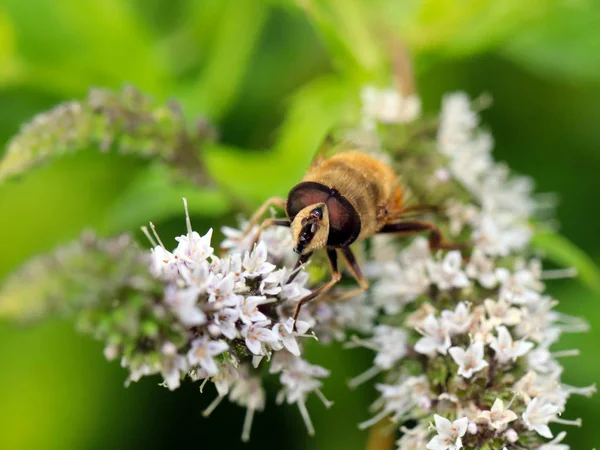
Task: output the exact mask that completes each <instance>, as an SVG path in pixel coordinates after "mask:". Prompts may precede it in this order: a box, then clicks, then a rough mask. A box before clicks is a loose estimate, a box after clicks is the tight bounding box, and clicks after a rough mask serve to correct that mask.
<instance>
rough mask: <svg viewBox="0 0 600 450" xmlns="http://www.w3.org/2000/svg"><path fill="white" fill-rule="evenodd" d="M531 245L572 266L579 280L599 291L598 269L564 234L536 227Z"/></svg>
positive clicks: (555, 259)
mask: <svg viewBox="0 0 600 450" xmlns="http://www.w3.org/2000/svg"><path fill="white" fill-rule="evenodd" d="M532 245H533V247H534V248H535V249H538V250H542V251H543V252H544V253H545V255H546V257H547V258H548V259H550V260H551V261H554V262H555V263H557V264H559V265H561V266H564V267H573V268H575V269H576V270H577V273H578V275H579V277H580V278H581V280H582V281H583V282H584V283H585V284H586V285H587V286H589V287H590V288H591V289H593V290H594V291H596V292H600V269H599V268H598V266H597V265H596V264H595V263H594V261H593V260H592V259H591V258H590V257H589V256H588V255H587V254H586V253H585V252H584V251H583V250H581V249H580V248H578V247H577V246H575V244H573V243H572V242H571V241H569V240H568V239H567V238H565V237H564V236H561V235H560V234H557V233H555V232H553V231H550V230H548V229H545V228H539V229H537V231H536V233H535V234H534V236H533V240H532Z"/></svg>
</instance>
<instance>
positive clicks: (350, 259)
mask: <svg viewBox="0 0 600 450" xmlns="http://www.w3.org/2000/svg"><path fill="white" fill-rule="evenodd" d="M341 250H342V255H343V256H344V259H345V260H346V263H347V264H348V269H350V272H351V273H352V276H353V277H354V279H355V280H356V281H358V284H359V285H360V287H359V288H358V289H352V290H351V291H348V292H345V293H344V294H342V295H340V296H339V297H337V298H336V300H337V301H340V300H346V299H348V298H351V297H354V296H355V295H358V294H362V293H363V292H365V291H366V290H367V289H369V281H368V280H367V279H366V278H365V276H364V275H363V273H362V270H360V266H359V265H358V262H357V261H356V258H355V257H354V253H352V250H350V249H349V248H348V247H344V248H342V249H341Z"/></svg>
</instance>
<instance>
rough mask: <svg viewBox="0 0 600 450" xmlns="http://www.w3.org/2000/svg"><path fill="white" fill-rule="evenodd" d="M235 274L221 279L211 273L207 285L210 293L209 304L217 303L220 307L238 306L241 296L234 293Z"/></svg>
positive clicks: (229, 274) (207, 290)
mask: <svg viewBox="0 0 600 450" xmlns="http://www.w3.org/2000/svg"><path fill="white" fill-rule="evenodd" d="M234 287H235V274H233V273H228V274H227V275H226V276H225V277H223V278H221V277H220V276H219V275H215V274H214V273H212V272H211V273H210V274H209V275H208V282H207V285H206V292H207V293H208V295H209V297H208V302H209V303H216V304H217V305H218V306H234V307H235V306H237V305H238V304H239V302H240V300H241V296H240V295H238V294H236V293H235V292H234Z"/></svg>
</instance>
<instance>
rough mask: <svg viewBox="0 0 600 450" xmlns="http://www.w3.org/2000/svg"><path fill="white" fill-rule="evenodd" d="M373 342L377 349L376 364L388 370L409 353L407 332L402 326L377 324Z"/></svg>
mask: <svg viewBox="0 0 600 450" xmlns="http://www.w3.org/2000/svg"><path fill="white" fill-rule="evenodd" d="M373 332H374V336H373V338H372V339H371V343H372V344H373V345H374V346H375V348H376V349H377V356H375V365H376V366H378V367H381V368H382V369H385V370H388V369H391V368H392V366H393V365H394V364H395V363H396V362H397V361H398V360H400V359H402V358H404V357H405V356H406V354H407V348H406V332H405V331H404V330H402V329H401V328H397V327H390V326H388V325H377V326H376V327H375V329H374V330H373Z"/></svg>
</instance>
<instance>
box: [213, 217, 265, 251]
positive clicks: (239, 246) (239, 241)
mask: <svg viewBox="0 0 600 450" xmlns="http://www.w3.org/2000/svg"><path fill="white" fill-rule="evenodd" d="M247 225H248V222H243V223H241V224H240V229H237V228H232V227H227V226H225V227H221V232H222V233H223V235H225V239H224V240H223V242H221V248H222V249H223V250H229V251H230V252H232V253H233V252H240V253H242V252H246V251H249V250H250V248H251V247H252V245H253V244H254V240H255V239H256V232H257V231H258V226H254V227H253V228H252V230H250V232H246V228H247Z"/></svg>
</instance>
